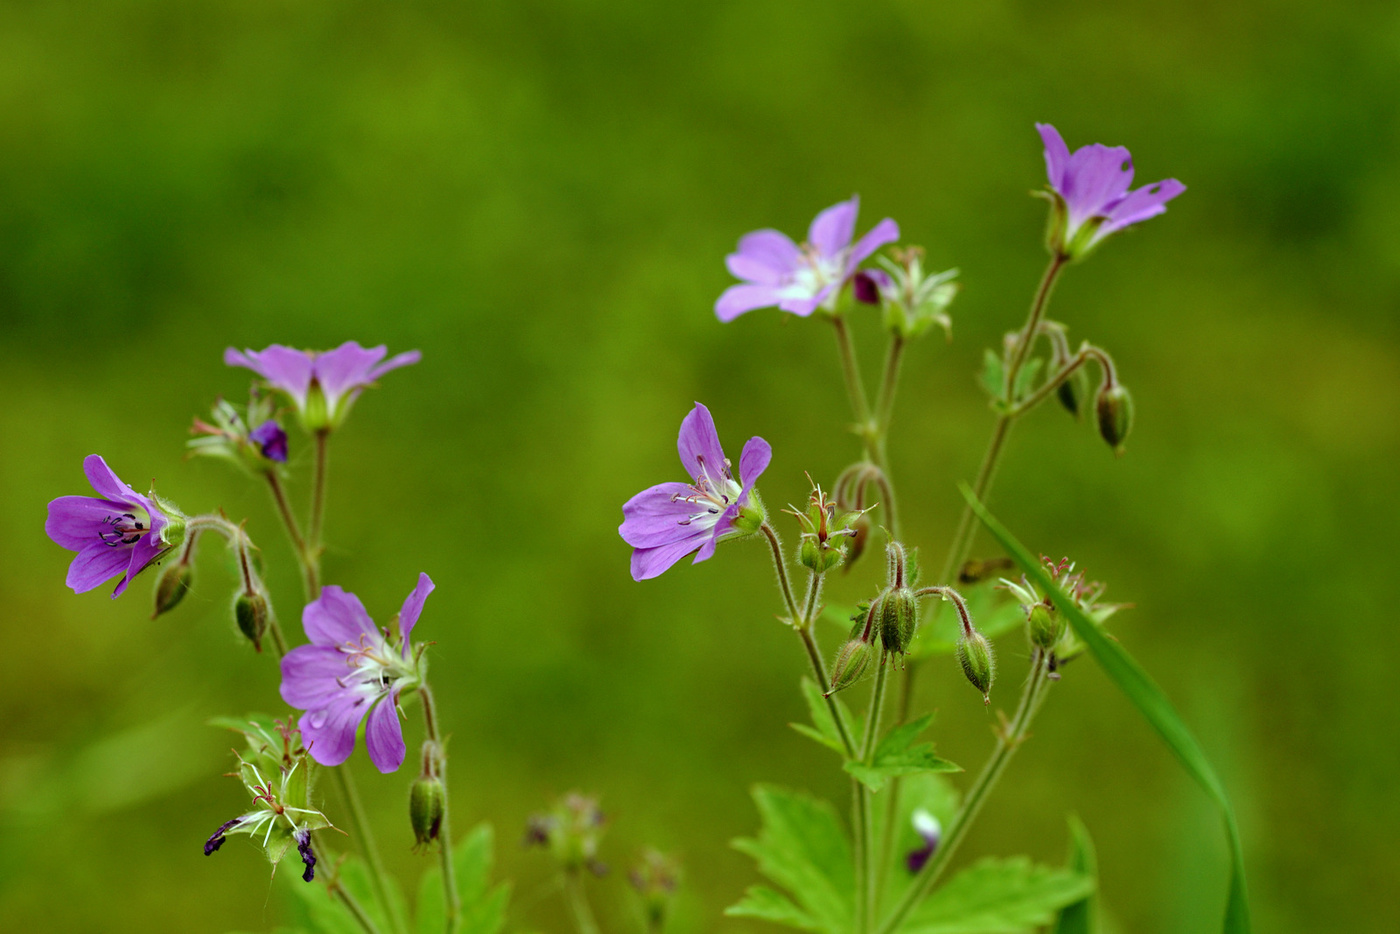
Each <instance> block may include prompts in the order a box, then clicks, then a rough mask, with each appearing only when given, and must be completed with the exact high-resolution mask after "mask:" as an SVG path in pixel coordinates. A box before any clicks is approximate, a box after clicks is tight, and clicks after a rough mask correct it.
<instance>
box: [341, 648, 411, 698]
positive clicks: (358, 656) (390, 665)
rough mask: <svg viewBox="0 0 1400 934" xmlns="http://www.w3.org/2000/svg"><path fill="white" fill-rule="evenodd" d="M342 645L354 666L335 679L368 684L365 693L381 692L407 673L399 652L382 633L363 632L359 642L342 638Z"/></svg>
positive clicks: (352, 684)
mask: <svg viewBox="0 0 1400 934" xmlns="http://www.w3.org/2000/svg"><path fill="white" fill-rule="evenodd" d="M339 649H340V652H341V654H343V655H344V656H345V664H346V665H347V666H349V667H350V668H351V669H352V672H351V673H350V674H348V675H346V676H345V677H343V678H337V679H336V683H337V684H339V685H340V686H341V687H343V688H349V687H357V688H365V689H368V690H367V691H366V693H373V694H382V693H384V692H385V691H388V690H389V688H390V687H392V686H393V684H394V682H395V681H397V680H399V678H401V677H403V675H404V671H403V663H402V661H401V660H400V658H399V656H398V653H396V652H395V651H394V650H393V649H392V648H390V646H389V642H388V640H387V639H385V638H383V637H382V636H381V637H376V636H371V635H369V634H368V633H361V634H360V641H359V642H348V641H347V642H342V643H341V644H340V646H339Z"/></svg>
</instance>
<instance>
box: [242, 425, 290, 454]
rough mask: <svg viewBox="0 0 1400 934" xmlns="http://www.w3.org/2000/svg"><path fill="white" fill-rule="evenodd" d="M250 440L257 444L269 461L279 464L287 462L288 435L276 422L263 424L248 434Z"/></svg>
mask: <svg viewBox="0 0 1400 934" xmlns="http://www.w3.org/2000/svg"><path fill="white" fill-rule="evenodd" d="M248 440H249V441H251V442H253V443H254V444H256V445H257V446H258V450H259V451H261V452H262V456H263V457H266V458H267V459H268V460H270V461H276V462H277V463H279V464H285V463H286V462H287V433H286V432H285V431H283V430H282V426H281V425H279V424H277V423H276V422H274V421H266V422H263V423H262V424H261V425H259V426H258V427H256V428H254V429H253V430H252V431H250V432H248Z"/></svg>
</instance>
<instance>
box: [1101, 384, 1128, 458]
mask: <svg viewBox="0 0 1400 934" xmlns="http://www.w3.org/2000/svg"><path fill="white" fill-rule="evenodd" d="M1095 408H1096V409H1097V410H1098V417H1099V434H1100V435H1101V436H1102V437H1103V439H1104V440H1105V441H1107V442H1108V445H1109V447H1111V448H1113V453H1114V454H1117V455H1118V456H1119V457H1122V456H1123V439H1124V438H1126V437H1128V432H1129V431H1130V430H1131V429H1132V427H1133V400H1132V397H1131V396H1129V395H1128V390H1126V389H1124V388H1123V386H1122V384H1121V383H1112V384H1110V383H1107V382H1105V383H1104V384H1103V385H1102V386H1100V387H1099V397H1098V400H1097V401H1096V402H1095Z"/></svg>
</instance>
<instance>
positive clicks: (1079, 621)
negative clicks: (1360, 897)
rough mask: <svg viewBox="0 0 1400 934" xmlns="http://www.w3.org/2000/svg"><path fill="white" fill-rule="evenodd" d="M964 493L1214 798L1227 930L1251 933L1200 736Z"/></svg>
mask: <svg viewBox="0 0 1400 934" xmlns="http://www.w3.org/2000/svg"><path fill="white" fill-rule="evenodd" d="M961 489H962V494H963V497H964V498H965V499H966V500H967V503H968V505H969V506H970V507H971V508H972V511H973V512H975V513H976V514H977V517H978V518H979V519H981V520H982V524H983V525H985V526H986V527H987V531H989V532H991V533H992V535H993V536H994V537H995V538H996V539H997V541H999V542H1001V546H1002V547H1003V548H1005V549H1006V553H1007V554H1008V555H1010V556H1011V558H1012V560H1014V561H1015V562H1016V564H1017V565H1019V566H1020V568H1021V570H1022V572H1024V573H1025V575H1026V577H1028V578H1030V580H1031V582H1032V583H1034V584H1035V585H1036V586H1038V587H1039V588H1040V590H1041V592H1042V593H1045V594H1047V595H1048V596H1049V597H1050V598H1051V600H1053V601H1054V603H1055V606H1056V608H1057V609H1059V611H1060V612H1061V613H1063V614H1064V616H1065V619H1067V620H1068V621H1069V624H1070V628H1072V629H1073V630H1074V634H1075V635H1076V636H1078V637H1079V638H1080V639H1081V640H1082V641H1083V642H1084V644H1085V645H1087V646H1088V649H1089V652H1090V653H1091V654H1093V656H1094V658H1095V659H1097V660H1098V663H1099V665H1100V667H1102V668H1103V670H1104V673H1105V674H1107V675H1108V676H1109V678H1110V679H1111V680H1112V681H1113V683H1114V684H1116V685H1117V686H1118V689H1119V690H1120V691H1122V692H1123V693H1124V694H1125V695H1126V696H1127V698H1128V699H1129V700H1130V701H1132V702H1133V704H1134V706H1136V707H1137V709H1138V712H1140V713H1141V714H1142V715H1143V717H1145V718H1146V719H1147V722H1148V723H1150V724H1152V727H1153V728H1154V729H1155V730H1156V731H1157V733H1158V734H1159V735H1160V736H1161V737H1162V739H1163V740H1164V741H1165V742H1166V744H1167V747H1168V748H1169V749H1171V751H1172V753H1173V754H1175V756H1176V758H1177V761H1178V762H1180V763H1181V765H1182V768H1184V769H1186V772H1187V774H1189V775H1190V776H1191V777H1192V778H1194V779H1195V780H1196V782H1197V783H1198V784H1199V785H1200V786H1201V787H1202V788H1203V789H1205V791H1206V794H1208V795H1210V797H1211V798H1212V799H1213V800H1214V801H1215V803H1216V805H1217V806H1218V807H1219V808H1220V813H1221V817H1222V819H1223V821H1224V824H1225V838H1226V842H1227V843H1228V844H1229V847H1230V881H1229V892H1228V895H1227V897H1226V902H1225V925H1224V930H1225V931H1226V932H1227V934H1248V932H1249V931H1251V930H1252V925H1251V923H1250V919H1249V898H1248V895H1247V893H1246V890H1245V880H1244V852H1243V850H1242V848H1241V846H1240V831H1239V825H1238V824H1237V822H1236V821H1235V809H1234V808H1233V807H1232V806H1231V805H1230V798H1229V795H1227V794H1226V793H1225V786H1224V785H1223V784H1221V782H1220V778H1219V777H1218V776H1217V775H1216V774H1215V769H1213V768H1211V765H1210V760H1209V759H1207V758H1206V754H1205V751H1204V750H1202V749H1201V746H1200V743H1198V742H1196V737H1195V736H1193V735H1192V734H1191V731H1190V730H1189V729H1187V727H1186V724H1185V723H1184V722H1183V721H1182V719H1181V716H1180V715H1179V714H1178V713H1177V712H1176V709H1175V708H1173V707H1172V704H1171V701H1169V700H1168V699H1167V695H1166V694H1165V693H1163V692H1162V689H1161V688H1160V687H1158V686H1157V684H1156V683H1155V682H1154V681H1153V680H1152V678H1151V677H1150V676H1149V675H1148V674H1147V672H1146V671H1144V670H1143V668H1142V666H1141V665H1139V664H1138V663H1137V662H1136V661H1134V660H1133V657H1132V656H1131V655H1129V654H1128V653H1127V650H1125V649H1124V648H1123V647H1122V646H1120V645H1119V644H1118V643H1117V642H1115V641H1113V640H1112V639H1110V638H1108V636H1106V635H1104V633H1103V631H1102V630H1101V629H1100V628H1099V626H1098V625H1097V624H1095V622H1094V620H1092V619H1090V618H1089V616H1088V614H1086V613H1085V612H1084V611H1083V610H1081V609H1080V608H1079V606H1078V605H1077V604H1076V603H1075V602H1074V601H1073V600H1072V599H1070V598H1069V596H1067V595H1066V594H1065V593H1064V592H1063V591H1062V590H1060V588H1059V587H1058V586H1057V585H1056V584H1055V582H1054V581H1053V580H1052V579H1051V578H1050V575H1049V574H1047V573H1046V572H1045V569H1044V568H1043V567H1042V566H1041V564H1040V562H1039V561H1037V560H1036V558H1035V556H1034V555H1032V554H1031V553H1030V552H1029V551H1027V550H1026V547H1025V546H1024V545H1022V544H1021V543H1020V542H1018V541H1017V540H1016V538H1015V537H1014V536H1013V535H1012V534H1011V533H1010V532H1009V531H1007V529H1006V527H1005V526H1004V525H1002V524H1001V523H1000V522H998V521H997V520H996V519H995V518H994V517H993V516H992V514H991V513H989V512H988V511H987V507H985V506H983V505H982V503H981V502H979V501H978V499H977V497H976V496H974V495H973V493H972V490H971V489H969V488H968V487H967V485H966V484H962V485H961Z"/></svg>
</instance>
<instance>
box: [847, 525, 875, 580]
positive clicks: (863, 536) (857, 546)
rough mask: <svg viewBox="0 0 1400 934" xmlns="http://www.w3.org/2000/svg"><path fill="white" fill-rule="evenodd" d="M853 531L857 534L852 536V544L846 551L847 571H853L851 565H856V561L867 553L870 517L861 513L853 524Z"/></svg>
mask: <svg viewBox="0 0 1400 934" xmlns="http://www.w3.org/2000/svg"><path fill="white" fill-rule="evenodd" d="M851 529H852V531H854V532H855V534H854V535H852V536H851V543H850V545H849V546H847V549H846V570H847V571H849V570H850V569H851V565H853V564H855V563H856V559H857V558H859V557H860V556H861V553H862V552H864V551H865V543H866V542H868V541H870V517H869V516H867V515H866V514H865V513H861V514H860V515H859V516H858V517H856V519H855V521H854V522H852V523H851Z"/></svg>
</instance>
